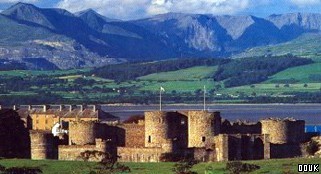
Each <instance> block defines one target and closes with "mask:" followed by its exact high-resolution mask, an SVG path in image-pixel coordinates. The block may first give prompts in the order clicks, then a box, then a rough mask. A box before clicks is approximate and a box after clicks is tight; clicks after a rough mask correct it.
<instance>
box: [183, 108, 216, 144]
mask: <svg viewBox="0 0 321 174" xmlns="http://www.w3.org/2000/svg"><path fill="white" fill-rule="evenodd" d="M218 125H221V118H220V116H219V115H216V114H214V113H210V112H207V111H189V112H188V147H205V146H206V144H207V142H208V141H210V140H211V138H212V137H213V136H215V135H218V134H219V133H220V130H219V129H220V126H218Z"/></svg>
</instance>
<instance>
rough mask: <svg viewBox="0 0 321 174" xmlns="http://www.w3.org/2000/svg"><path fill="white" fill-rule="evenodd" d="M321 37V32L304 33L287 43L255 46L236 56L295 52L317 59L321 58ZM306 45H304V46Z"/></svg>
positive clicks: (294, 53) (295, 53)
mask: <svg viewBox="0 0 321 174" xmlns="http://www.w3.org/2000/svg"><path fill="white" fill-rule="evenodd" d="M320 43H321V37H320V33H309V34H303V35H302V36H300V37H298V38H296V39H294V40H292V41H290V42H286V43H281V44H276V45H269V46H262V47H255V48H251V49H248V50H246V51H244V52H243V53H241V54H238V55H236V56H235V57H251V56H263V55H267V54H271V55H286V54H293V55H297V56H301V57H308V58H312V59H315V60H320V58H321V54H320V52H321V47H320ZM302 45H304V46H302Z"/></svg>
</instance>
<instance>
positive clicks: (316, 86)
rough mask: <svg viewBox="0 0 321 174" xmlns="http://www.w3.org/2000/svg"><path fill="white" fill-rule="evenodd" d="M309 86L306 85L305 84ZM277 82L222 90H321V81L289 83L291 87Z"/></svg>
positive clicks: (227, 91)
mask: <svg viewBox="0 0 321 174" xmlns="http://www.w3.org/2000/svg"><path fill="white" fill-rule="evenodd" d="M305 84H306V85H307V87H304V85H305ZM276 86H277V84H265V83H262V84H254V85H246V86H240V87H234V88H226V89H223V90H221V92H222V93H230V94H235V93H237V92H243V93H245V94H251V93H253V92H255V93H257V94H260V93H261V94H274V95H276V94H282V93H284V92H317V91H320V88H321V83H297V84H289V87H285V86H284V84H279V87H276Z"/></svg>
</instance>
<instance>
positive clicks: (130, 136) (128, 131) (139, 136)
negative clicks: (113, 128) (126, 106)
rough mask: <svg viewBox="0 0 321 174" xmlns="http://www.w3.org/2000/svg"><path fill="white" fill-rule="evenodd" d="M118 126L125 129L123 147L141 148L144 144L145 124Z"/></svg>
mask: <svg viewBox="0 0 321 174" xmlns="http://www.w3.org/2000/svg"><path fill="white" fill-rule="evenodd" d="M120 127H121V128H123V129H124V130H125V147H136V148H141V147H144V146H145V125H140V124H124V125H121V126H120Z"/></svg>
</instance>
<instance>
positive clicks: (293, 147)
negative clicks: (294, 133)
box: [271, 144, 303, 158]
mask: <svg viewBox="0 0 321 174" xmlns="http://www.w3.org/2000/svg"><path fill="white" fill-rule="evenodd" d="M302 151H303V150H302V149H301V146H300V144H271V158H295V157H300V156H302V153H303V152H302Z"/></svg>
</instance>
